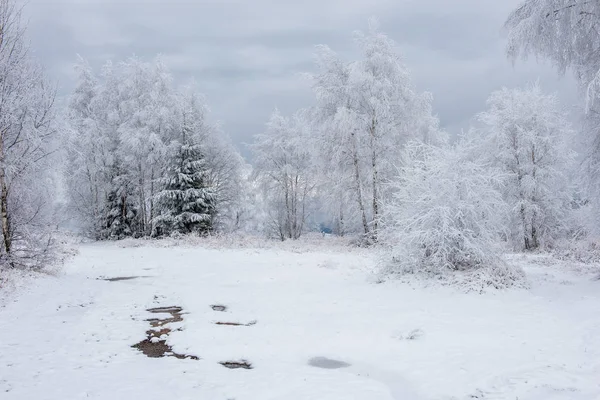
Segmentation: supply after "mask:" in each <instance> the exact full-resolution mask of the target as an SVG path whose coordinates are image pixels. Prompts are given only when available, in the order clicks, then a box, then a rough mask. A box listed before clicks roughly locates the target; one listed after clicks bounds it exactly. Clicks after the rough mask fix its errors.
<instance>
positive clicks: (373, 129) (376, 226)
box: [369, 118, 379, 241]
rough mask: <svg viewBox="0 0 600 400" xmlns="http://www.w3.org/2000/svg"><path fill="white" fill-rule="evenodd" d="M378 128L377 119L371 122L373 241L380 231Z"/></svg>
mask: <svg viewBox="0 0 600 400" xmlns="http://www.w3.org/2000/svg"><path fill="white" fill-rule="evenodd" d="M376 127H377V121H376V120H375V118H373V119H372V121H371V127H370V129H369V134H370V135H371V167H372V168H373V229H372V232H371V238H372V239H373V241H377V233H378V229H379V191H378V187H379V176H378V172H377V149H376V144H377V143H376V140H375V139H376V137H375V133H376Z"/></svg>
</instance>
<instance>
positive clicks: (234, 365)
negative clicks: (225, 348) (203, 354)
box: [219, 360, 253, 369]
mask: <svg viewBox="0 0 600 400" xmlns="http://www.w3.org/2000/svg"><path fill="white" fill-rule="evenodd" d="M219 364H221V365H222V366H224V367H226V368H229V369H239V368H242V369H252V368H253V367H252V364H250V363H249V362H248V361H246V360H240V361H221V362H220V363H219Z"/></svg>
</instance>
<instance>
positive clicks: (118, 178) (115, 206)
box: [102, 164, 139, 239]
mask: <svg viewBox="0 0 600 400" xmlns="http://www.w3.org/2000/svg"><path fill="white" fill-rule="evenodd" d="M117 165H118V164H117ZM114 170H115V176H114V178H113V180H112V187H111V189H110V190H109V192H108V194H107V196H106V201H105V208H106V211H105V213H104V217H103V221H102V227H103V231H102V238H104V239H123V238H125V237H130V236H135V235H136V233H137V232H138V227H139V215H138V214H139V213H138V209H137V207H136V204H135V202H134V201H133V200H134V197H133V190H132V188H131V185H130V184H129V177H128V176H127V175H126V174H123V173H122V172H121V170H120V168H119V167H118V166H116V167H115V168H114Z"/></svg>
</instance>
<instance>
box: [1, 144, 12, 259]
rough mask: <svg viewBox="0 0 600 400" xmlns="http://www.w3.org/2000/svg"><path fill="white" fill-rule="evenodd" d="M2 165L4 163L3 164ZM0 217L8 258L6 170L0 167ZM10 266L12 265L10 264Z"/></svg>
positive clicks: (4, 246)
mask: <svg viewBox="0 0 600 400" xmlns="http://www.w3.org/2000/svg"><path fill="white" fill-rule="evenodd" d="M4 133H5V132H2V134H1V135H0V160H2V161H3V162H4V140H5V139H4ZM3 164H4V163H3ZM0 216H1V218H2V247H3V250H4V251H5V252H6V255H7V256H9V257H10V253H11V251H12V232H11V224H10V215H9V212H8V185H7V183H6V169H5V167H4V165H2V166H1V167H0ZM11 265H12V264H11Z"/></svg>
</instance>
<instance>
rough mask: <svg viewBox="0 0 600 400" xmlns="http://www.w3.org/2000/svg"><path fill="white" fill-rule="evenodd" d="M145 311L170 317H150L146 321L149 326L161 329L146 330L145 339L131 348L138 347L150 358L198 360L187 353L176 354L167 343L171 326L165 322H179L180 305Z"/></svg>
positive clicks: (180, 318)
mask: <svg viewBox="0 0 600 400" xmlns="http://www.w3.org/2000/svg"><path fill="white" fill-rule="evenodd" d="M147 311H149V312H151V313H153V314H170V315H171V316H170V317H167V318H162V319H160V318H150V319H147V320H146V321H148V322H150V326H151V327H152V328H161V329H150V330H147V331H146V335H147V337H146V339H144V340H142V341H141V342H139V343H137V344H134V345H133V346H131V347H133V348H135V349H138V350H139V351H141V352H142V353H144V354H145V355H146V356H147V357H151V358H160V357H175V358H179V359H190V360H199V358H198V357H196V356H192V355H188V354H178V353H175V352H173V349H172V348H171V346H169V345H168V344H167V340H166V337H167V336H168V335H169V334H170V333H171V328H167V327H165V325H166V324H170V323H172V322H180V321H183V317H182V311H183V309H182V308H181V307H177V306H171V307H157V308H149V309H148V310H147Z"/></svg>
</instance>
